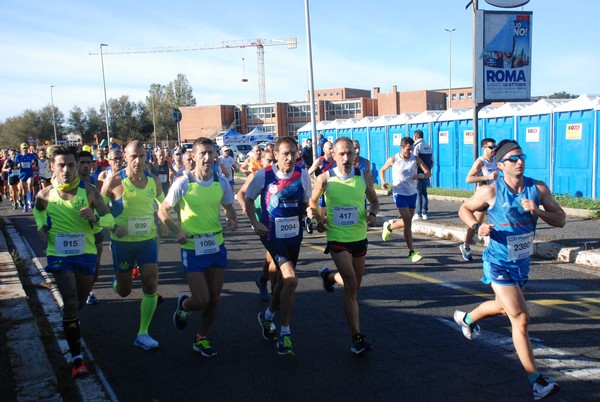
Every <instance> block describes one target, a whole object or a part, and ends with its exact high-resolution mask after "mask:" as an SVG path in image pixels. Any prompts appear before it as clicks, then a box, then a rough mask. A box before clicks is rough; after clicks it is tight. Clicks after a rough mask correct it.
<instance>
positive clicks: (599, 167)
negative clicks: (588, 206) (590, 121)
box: [593, 105, 600, 200]
mask: <svg viewBox="0 0 600 402" xmlns="http://www.w3.org/2000/svg"><path fill="white" fill-rule="evenodd" d="M594 112H595V113H594V115H595V116H594V117H595V119H596V120H595V122H596V123H595V124H594V152H595V153H596V165H595V169H594V176H595V181H594V185H595V189H594V190H595V191H594V197H593V198H594V199H596V200H597V199H599V198H600V153H599V152H598V141H599V140H598V135H599V134H600V128H598V126H600V105H596V106H594Z"/></svg>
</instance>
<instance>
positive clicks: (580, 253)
mask: <svg viewBox="0 0 600 402" xmlns="http://www.w3.org/2000/svg"><path fill="white" fill-rule="evenodd" d="M381 218H383V217H381ZM412 232H413V233H418V234H422V235H425V236H430V237H437V238H441V239H445V240H450V241H456V242H462V241H463V240H464V238H465V236H466V234H467V229H466V228H461V227H458V226H443V225H438V224H435V223H426V222H421V221H413V223H412ZM478 243H479V244H480V245H483V246H486V245H487V243H488V238H487V237H486V238H484V239H483V240H480V241H479V242H478ZM533 255H535V256H537V257H540V258H543V259H546V260H554V261H557V262H563V263H573V264H580V265H585V266H587V267H590V268H595V269H599V270H600V251H592V250H583V249H582V248H581V247H568V246H564V245H562V244H559V243H555V242H551V241H545V240H535V241H534V251H533Z"/></svg>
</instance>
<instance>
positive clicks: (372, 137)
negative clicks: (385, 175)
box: [360, 115, 396, 184]
mask: <svg viewBox="0 0 600 402" xmlns="http://www.w3.org/2000/svg"><path fill="white" fill-rule="evenodd" d="M395 117H396V116H390V115H387V116H381V117H379V118H377V119H375V120H373V121H371V122H370V123H369V125H368V136H367V137H368V140H367V144H368V151H367V152H365V147H364V145H362V144H361V151H360V153H361V155H362V156H363V157H366V158H367V159H369V161H370V162H371V172H372V173H373V179H374V180H375V183H376V184H379V170H380V169H381V167H382V166H383V165H384V164H385V161H386V160H387V152H386V150H387V149H388V144H387V140H388V136H387V129H388V124H389V122H390V121H391V120H392V119H394V118H395Z"/></svg>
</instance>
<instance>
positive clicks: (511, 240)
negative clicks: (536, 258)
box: [506, 232, 534, 261]
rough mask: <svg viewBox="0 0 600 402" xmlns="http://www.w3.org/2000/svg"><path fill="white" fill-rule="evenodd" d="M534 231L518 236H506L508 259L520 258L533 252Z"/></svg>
mask: <svg viewBox="0 0 600 402" xmlns="http://www.w3.org/2000/svg"><path fill="white" fill-rule="evenodd" d="M533 237H534V233H533V232H531V233H527V234H523V235H518V236H508V237H507V238H506V241H507V244H506V246H507V247H508V259H509V260H511V261H512V260H520V259H522V258H527V257H529V256H530V255H531V254H533Z"/></svg>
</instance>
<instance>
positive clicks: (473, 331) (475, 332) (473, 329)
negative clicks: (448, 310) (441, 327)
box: [454, 310, 481, 341]
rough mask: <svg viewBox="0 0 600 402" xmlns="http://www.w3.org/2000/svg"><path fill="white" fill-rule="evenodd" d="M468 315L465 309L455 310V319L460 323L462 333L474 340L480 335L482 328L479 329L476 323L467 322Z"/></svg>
mask: <svg viewBox="0 0 600 402" xmlns="http://www.w3.org/2000/svg"><path fill="white" fill-rule="evenodd" d="M466 315H467V313H465V312H464V311H459V310H456V311H455V312H454V321H455V322H456V323H457V324H458V325H460V329H462V333H463V335H464V336H465V338H467V339H468V340H470V341H472V340H474V339H475V338H477V337H478V336H479V333H480V332H481V330H480V329H479V325H477V324H475V323H473V324H471V325H468V324H467V323H466V322H465V316H466Z"/></svg>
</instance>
